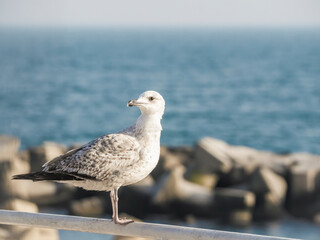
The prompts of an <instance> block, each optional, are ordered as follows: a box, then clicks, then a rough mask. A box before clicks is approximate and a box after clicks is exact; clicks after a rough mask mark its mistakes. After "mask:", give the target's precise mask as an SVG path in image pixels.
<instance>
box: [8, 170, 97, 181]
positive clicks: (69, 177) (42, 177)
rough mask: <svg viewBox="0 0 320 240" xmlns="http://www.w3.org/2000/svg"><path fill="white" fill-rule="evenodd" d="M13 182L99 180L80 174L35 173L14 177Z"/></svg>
mask: <svg viewBox="0 0 320 240" xmlns="http://www.w3.org/2000/svg"><path fill="white" fill-rule="evenodd" d="M12 179H13V180H17V179H18V180H21V179H23V180H32V181H34V182H38V181H84V180H97V179H96V178H95V177H92V176H88V175H85V174H79V173H66V172H45V171H40V172H33V173H26V174H19V175H14V176H12Z"/></svg>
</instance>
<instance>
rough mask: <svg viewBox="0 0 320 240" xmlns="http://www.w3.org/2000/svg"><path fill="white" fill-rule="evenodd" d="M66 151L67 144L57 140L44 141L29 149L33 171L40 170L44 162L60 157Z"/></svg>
mask: <svg viewBox="0 0 320 240" xmlns="http://www.w3.org/2000/svg"><path fill="white" fill-rule="evenodd" d="M66 151H67V147H66V146H64V145H62V144H59V143H55V142H44V143H43V144H42V145H40V146H37V147H33V148H31V149H30V150H29V152H30V165H31V171H32V172H35V171H40V170H41V169H42V165H43V164H45V163H46V162H48V161H50V160H52V159H54V158H55V157H58V156H59V155H61V154H63V153H65V152H66Z"/></svg>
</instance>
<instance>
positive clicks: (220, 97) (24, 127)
mask: <svg viewBox="0 0 320 240" xmlns="http://www.w3.org/2000/svg"><path fill="white" fill-rule="evenodd" d="M148 89H153V90H156V91H159V92H160V93H161V94H162V95H163V96H164V97H165V99H166V103H167V108H166V113H165V115H164V118H163V128H164V132H163V135H162V143H163V144H165V145H191V144H194V143H195V142H196V141H197V140H198V139H199V138H201V137H203V136H212V137H216V138H219V139H222V140H225V141H227V142H229V143H231V144H241V145H247V146H250V147H254V148H258V149H265V150H272V151H276V152H296V151H306V152H312V153H317V154H320V122H319V120H320V29H305V30H292V29H291V30H285V29H278V30H271V29H268V30H254V29H251V30H245V29H242V30H241V29H228V30H213V29H200V30H195V29H193V30H192V29H153V30H152V29H120V30H117V29H15V30H13V29H2V30H0V111H1V116H0V133H5V134H11V135H15V136H18V137H20V138H21V139H22V146H23V147H29V146H33V145H37V144H41V143H42V142H43V141H58V142H63V143H68V144H69V143H73V142H86V141H89V140H91V139H93V138H95V137H97V136H100V135H102V134H105V133H111V132H115V131H117V130H121V129H122V128H124V127H126V126H128V125H130V124H132V123H133V121H135V119H136V117H137V116H138V110H137V109H128V108H126V102H127V101H128V100H129V99H132V98H135V97H137V96H138V95H139V94H140V93H141V92H143V91H144V90H148Z"/></svg>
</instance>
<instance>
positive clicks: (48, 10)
mask: <svg viewBox="0 0 320 240" xmlns="http://www.w3.org/2000/svg"><path fill="white" fill-rule="evenodd" d="M0 26H213V27H220V26H240V27H241V26H271V27H274V26H275V27H277V26H280V27H281V26H294V27H295V26H296V27H304V26H317V27H319V26H320V0H265V1H262V0H221V1H218V0H158V1H154V0H114V1H110V0H0Z"/></svg>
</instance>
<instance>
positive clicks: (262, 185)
mask: <svg viewBox="0 0 320 240" xmlns="http://www.w3.org/2000/svg"><path fill="white" fill-rule="evenodd" d="M250 189H251V190H252V191H253V192H254V193H256V194H265V193H271V194H272V195H273V196H274V198H275V199H277V201H278V202H279V203H282V202H283V201H284V199H285V197H286V193H287V182H286V181H285V179H284V178H283V177H281V176H280V175H278V174H276V173H274V172H273V171H272V170H270V169H269V168H266V167H261V168H257V169H256V170H255V172H254V173H253V174H252V177H251V181H250Z"/></svg>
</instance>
